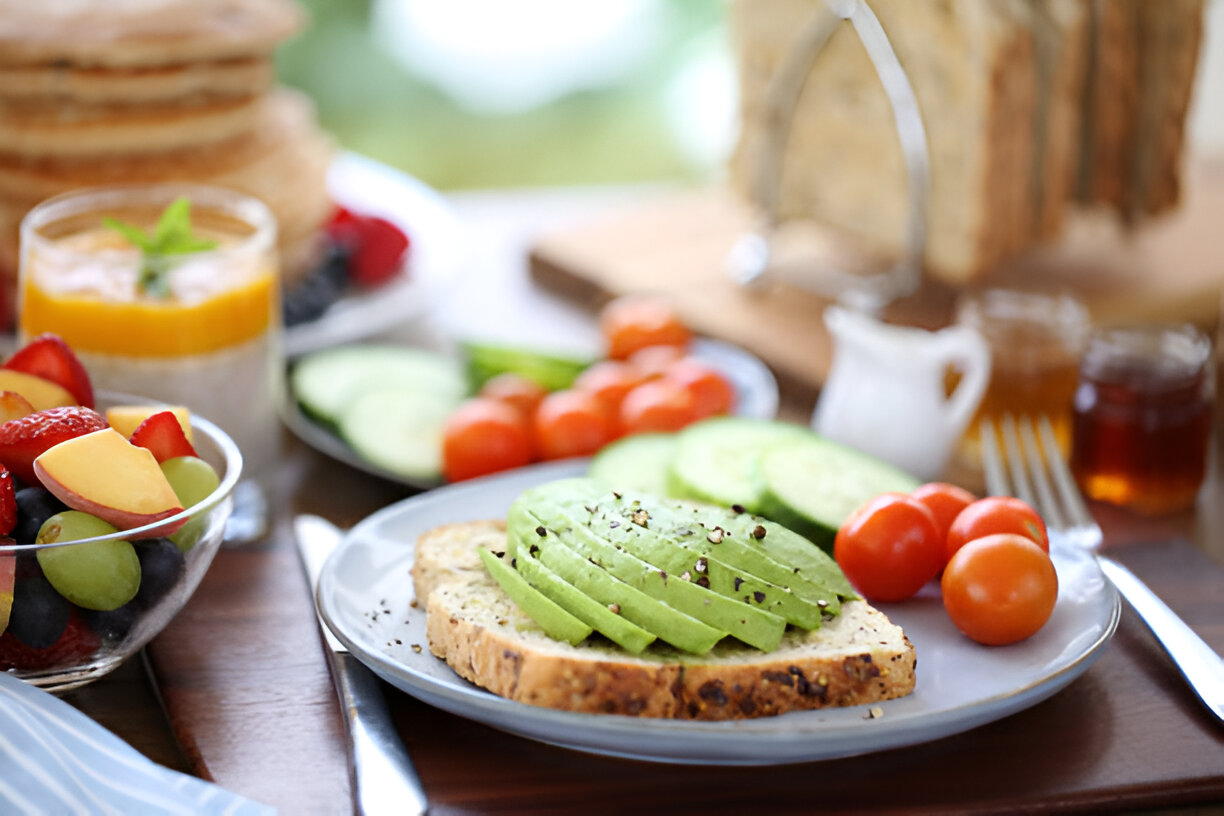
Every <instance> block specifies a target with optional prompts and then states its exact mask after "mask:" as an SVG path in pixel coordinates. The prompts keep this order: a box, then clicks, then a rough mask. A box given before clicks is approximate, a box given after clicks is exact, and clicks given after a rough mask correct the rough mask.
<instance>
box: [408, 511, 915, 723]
mask: <svg viewBox="0 0 1224 816" xmlns="http://www.w3.org/2000/svg"><path fill="white" fill-rule="evenodd" d="M479 547H487V548H489V549H491V550H494V551H498V550H501V549H504V547H505V528H504V525H503V524H502V523H501V522H498V521H484V522H464V523H459V524H450V525H446V526H443V527H439V528H436V529H434V530H431V531H429V532H427V533H426V534H425V535H423V536H422V537H421V539H420V540H419V541H418V543H417V557H416V561H415V563H414V565H413V580H414V585H415V588H416V592H417V598H418V602H423V604H424V606H425V608H426V610H427V616H428V617H427V624H426V631H427V635H428V640H429V648H430V650H431V651H432V652H433V653H434V655H436V656H437V657H439V658H441V659H443V660H445V661H446V662H447V663H448V664H449V665H450V666H451V668H452V669H454V671H455V672H456V673H457V674H459V675H460V676H461V677H463V678H464V679H466V680H468V681H470V682H472V683H475V684H476V685H479V686H481V687H483V688H486V689H488V690H489V691H491V692H493V693H494V694H497V695H499V696H502V697H506V698H509V699H512V700H516V701H519V702H522V703H527V704H529V705H537V706H542V707H546V708H557V709H564V710H568V711H578V712H584V713H598V714H622V715H630V716H642V717H660V718H673V719H697V720H735V719H745V718H749V717H764V716H773V715H777V714H783V713H786V712H788V711H798V710H806V709H817V708H826V707H833V706H850V705H860V704H865V703H875V702H879V701H882V700H889V699H894V698H897V697H902V696H904V695H906V694H909V693H910V692H911V691H913V688H914V669H915V654H914V648H913V645H912V644H911V643H910V641H909V639H908V638H906V637H905V634H904V633H903V632H902V631H901V629H900V628H899V627H898V626H896V625H895V624H893V623H892V622H890V621H889V620H888V618H887V617H886V616H885V615H884V614H883V613H882V612H880V611H879V610H877V609H875V608H873V607H872V606H870V605H869V604H867V603H866V602H864V601H850V602H847V603H846V604H844V605H843V607H842V611H841V614H840V615H839V616H837V617H836V618H834V619H833V620H831V621H827V622H826V623H825V625H824V626H822V627H821V628H820V629H819V630H816V631H813V632H803V631H799V630H793V629H792V630H791V631H788V632H787V634H786V636H785V637H784V639H783V642H782V645H781V646H780V647H779V648H778V649H776V650H774V651H773V652H768V653H765V652H761V651H759V650H756V649H753V648H751V647H748V646H744V645H742V644H740V643H738V642H736V641H734V640H733V639H731V638H727V639H724V641H723V642H721V643H720V644H718V646H716V647H715V649H714V650H713V651H711V652H710V653H709V654H708V655H704V656H700V657H698V656H693V655H687V654H684V653H681V652H678V651H676V650H674V649H671V648H670V647H667V646H660V645H653V646H651V647H650V648H648V649H647V650H646V652H644V653H643V654H641V655H632V654H629V653H627V652H624V651H622V650H620V649H618V648H617V647H615V646H613V645H612V644H609V643H607V642H606V641H603V640H601V639H599V638H598V637H592V638H588V639H587V641H584V642H583V643H580V644H578V645H577V646H570V645H569V644H566V643H560V642H557V641H554V640H552V639H550V638H548V637H547V636H546V635H544V634H543V632H542V631H541V630H540V629H539V627H538V626H537V625H536V624H535V623H534V622H533V621H532V620H531V619H530V618H528V617H527V616H526V615H525V614H524V613H522V612H521V611H520V610H519V609H518V607H517V606H515V605H514V603H513V602H512V601H510V599H509V598H508V597H507V596H506V595H505V593H504V592H503V591H502V589H501V587H500V586H498V584H497V583H496V581H494V580H493V579H492V578H491V577H490V576H488V574H487V573H485V571H484V568H483V566H482V565H481V563H480V560H479V556H478V554H477V548H479Z"/></svg>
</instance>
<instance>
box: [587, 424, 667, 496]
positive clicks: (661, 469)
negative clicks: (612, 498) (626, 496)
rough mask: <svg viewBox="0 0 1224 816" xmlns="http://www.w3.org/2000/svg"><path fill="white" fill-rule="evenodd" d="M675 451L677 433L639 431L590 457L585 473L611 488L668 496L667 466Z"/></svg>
mask: <svg viewBox="0 0 1224 816" xmlns="http://www.w3.org/2000/svg"><path fill="white" fill-rule="evenodd" d="M675 453H676V435H675V434H669V433H642V434H635V435H633V436H626V437H625V438H624V439H618V440H617V441H616V442H613V443H612V444H611V445H608V446H607V447H605V448H604V449H603V450H601V451H600V452H599V453H597V454H595V458H594V459H592V460H591V467H590V469H589V470H588V471H587V475H588V476H590V477H591V478H593V479H598V480H600V481H601V482H604V483H605V484H607V485H608V486H609V487H611V488H613V489H614V490H630V491H635V492H642V493H650V494H653V495H655V496H666V495H668V476H667V472H668V469H669V468H670V467H671V462H672V459H673V457H674V456H675Z"/></svg>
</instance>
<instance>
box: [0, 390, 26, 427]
mask: <svg viewBox="0 0 1224 816" xmlns="http://www.w3.org/2000/svg"><path fill="white" fill-rule="evenodd" d="M32 413H34V406H33V405H31V404H30V401H29V400H28V399H26V398H25V397H23V396H21V395H20V394H18V393H17V392H16V391H0V425H3V424H4V423H5V422H8V421H9V420H10V419H18V418H19V417H23V416H29V415H30V414H32Z"/></svg>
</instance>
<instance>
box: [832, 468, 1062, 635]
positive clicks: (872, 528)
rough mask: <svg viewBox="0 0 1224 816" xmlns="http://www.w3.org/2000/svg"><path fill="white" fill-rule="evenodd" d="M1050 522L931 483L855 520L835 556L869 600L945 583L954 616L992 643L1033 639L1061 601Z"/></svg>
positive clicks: (1024, 507) (997, 499)
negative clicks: (938, 578)
mask: <svg viewBox="0 0 1224 816" xmlns="http://www.w3.org/2000/svg"><path fill="white" fill-rule="evenodd" d="M1049 551H1050V540H1049V535H1048V533H1047V531H1046V526H1045V522H1044V521H1042V519H1041V516H1040V515H1038V513H1037V512H1036V511H1035V510H1034V509H1033V508H1032V507H1031V506H1030V505H1028V504H1027V503H1025V502H1023V501H1021V500H1019V499H1015V498H1011V497H1006V496H991V497H989V498H985V499H978V498H976V497H975V496H974V495H973V494H972V493H970V492H969V491H967V490H964V489H963V488H960V487H957V486H956V485H950V484H945V483H942V482H931V483H928V484H925V485H923V486H921V487H919V488H918V489H917V490H915V491H914V492H912V493H909V494H905V493H884V494H881V495H879V496H876V497H875V498H873V499H871V500H870V501H868V502H867V503H866V504H864V505H863V506H862V507H860V508H859V509H858V510H856V511H855V512H854V513H852V514H851V515H850V517H849V518H848V519H847V520H846V522H845V523H844V524H843V525H842V526H841V529H839V530H838V532H837V537H836V539H835V541H834V545H833V552H834V557H835V558H836V560H837V563H838V565H839V566H840V567H841V569H842V572H844V573H845V574H846V577H847V578H848V579H849V580H850V582H851V583H852V584H854V586H855V588H856V589H857V590H858V591H859V592H861V593H862V594H863V595H864V597H866V598H868V599H869V600H873V601H886V602H887V601H902V600H905V599H906V598H910V597H912V596H913V595H914V594H915V593H917V592H918V591H919V590H920V589H922V587H923V586H925V585H926V584H927V583H928V582H929V581H931V580H932V579H934V578H935V577H936V576H939V575H940V574H941V572H942V577H941V578H940V589H941V591H942V594H943V603H944V608H945V609H946V610H947V612H948V617H950V618H951V619H952V622H953V623H954V624H955V625H956V627H957V628H958V629H959V630H960V631H961V632H962V633H964V634H965V635H966V636H967V637H969V638H971V639H973V640H975V641H977V642H979V643H983V644H986V645H990V646H1003V645H1007V644H1010V643H1016V642H1018V641H1021V640H1024V639H1025V638H1027V637H1029V636H1030V635H1032V634H1034V633H1035V632H1037V630H1039V629H1040V628H1041V627H1042V626H1044V625H1045V622H1046V621H1047V620H1048V619H1049V617H1050V614H1051V613H1052V612H1053V611H1054V603H1055V601H1056V600H1057V598H1058V576H1057V573H1056V572H1055V570H1054V564H1053V562H1052V561H1051V560H1050V556H1049Z"/></svg>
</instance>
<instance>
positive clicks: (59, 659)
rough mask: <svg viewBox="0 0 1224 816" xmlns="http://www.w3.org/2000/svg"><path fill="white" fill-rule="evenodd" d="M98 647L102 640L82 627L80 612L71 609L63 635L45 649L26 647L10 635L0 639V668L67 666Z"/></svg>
mask: <svg viewBox="0 0 1224 816" xmlns="http://www.w3.org/2000/svg"><path fill="white" fill-rule="evenodd" d="M101 645H102V640H101V639H100V638H99V637H98V636H97V634H95V633H94V631H93V630H92V629H90V628H89V625H88V624H86V623H85V620H84V619H83V618H82V617H81V615H80V612H78V611H77V610H76V609H73V610H72V612H71V614H70V615H69V616H68V625H67V626H65V627H64V631H63V633H62V634H61V635H60V636H59V638H57V639H56V641H55V642H54V643H52V644H51V645H50V646H48V647H47V648H45V649H35V648H34V647H33V646H27V645H26V644H24V643H22V642H21V641H20V640H18V639H17V638H16V637H15V636H14V635H13V633H12V632H5V633H4V634H3V635H0V668H8V669H27V670H29V669H49V668H52V667H54V666H70V665H73V664H76V663H80V662H81V661H82V660H84V659H85V658H87V657H89V656H90V655H92V654H93V653H94V652H96V651H98V647H99V646H101Z"/></svg>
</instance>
